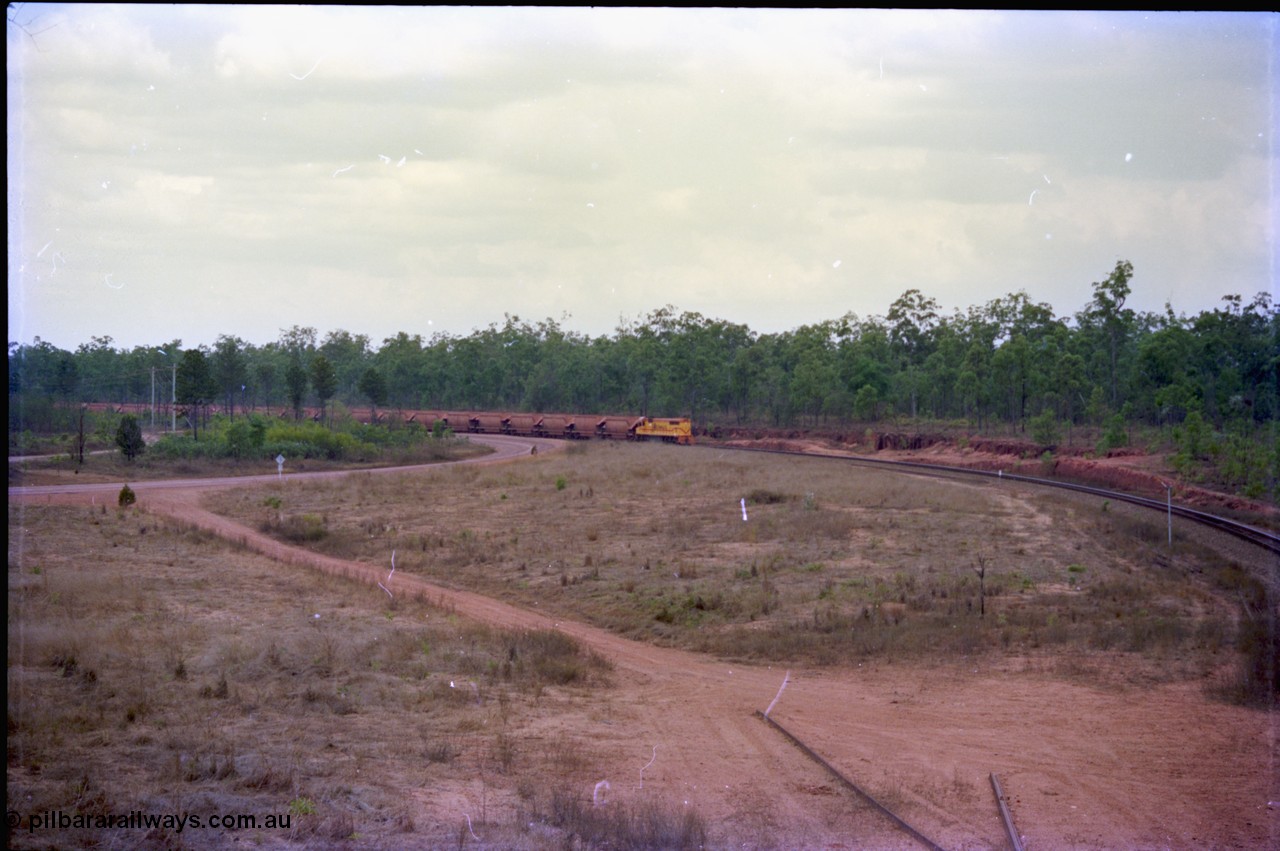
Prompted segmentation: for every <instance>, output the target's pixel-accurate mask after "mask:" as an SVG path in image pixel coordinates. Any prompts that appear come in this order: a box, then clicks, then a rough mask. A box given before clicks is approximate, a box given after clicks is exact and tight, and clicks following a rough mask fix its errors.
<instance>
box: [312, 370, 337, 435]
mask: <svg viewBox="0 0 1280 851" xmlns="http://www.w3.org/2000/svg"><path fill="white" fill-rule="evenodd" d="M311 387H312V389H313V390H315V392H316V401H317V402H319V404H320V421H321V422H323V423H328V422H329V417H328V406H329V400H330V399H332V398H333V394H334V393H335V392H337V389H338V374H337V373H336V372H335V371H334V369H333V364H331V363H330V362H329V359H328V358H327V357H325V356H324V355H322V354H317V355H316V356H315V357H313V358H312V359H311Z"/></svg>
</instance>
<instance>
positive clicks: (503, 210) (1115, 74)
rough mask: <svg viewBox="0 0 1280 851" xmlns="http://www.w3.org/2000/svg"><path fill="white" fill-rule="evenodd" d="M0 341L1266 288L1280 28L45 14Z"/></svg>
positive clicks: (1188, 295) (952, 306) (18, 63)
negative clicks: (1121, 282)
mask: <svg viewBox="0 0 1280 851" xmlns="http://www.w3.org/2000/svg"><path fill="white" fill-rule="evenodd" d="M8 18H9V20H8V23H7V26H6V40H7V42H6V47H7V94H8V98H7V103H8V110H7V112H8V114H7V118H8V122H7V142H8V145H7V156H8V162H7V166H8V225H9V228H8V239H9V246H8V247H9V253H8V260H9V268H8V272H9V305H8V306H9V341H10V342H20V343H32V342H33V341H34V340H35V338H37V337H38V338H40V339H42V340H44V341H46V342H49V343H52V344H53V345H55V346H58V347H59V348H64V349H68V350H71V349H75V348H76V347H77V346H79V345H81V344H84V343H88V342H90V341H91V340H92V339H93V338H101V337H110V338H111V339H112V341H113V342H112V345H113V347H115V348H125V349H128V348H132V347H135V346H147V345H160V344H163V343H166V342H169V341H171V340H174V339H180V340H182V342H183V345H184V346H186V347H192V346H196V345H204V344H212V343H213V342H214V341H215V340H216V339H217V337H218V336H219V335H224V334H225V335H234V336H237V337H240V338H241V339H243V340H245V341H247V342H250V343H253V344H256V345H261V344H264V343H267V342H271V341H273V340H276V339H278V338H279V336H280V332H281V330H282V329H285V328H290V327H293V326H295V325H299V326H310V327H314V328H316V329H317V330H318V332H319V335H320V338H321V339H323V338H324V336H325V335H327V334H328V333H329V332H332V331H335V330H346V331H348V332H350V333H352V334H363V335H366V336H367V337H368V338H369V339H370V341H371V343H372V346H373V347H374V348H377V347H378V346H379V345H380V344H381V342H382V341H383V340H384V339H386V338H388V337H391V336H394V335H395V334H397V333H398V332H405V333H408V334H420V335H422V336H423V338H424V339H430V338H431V337H432V336H434V335H436V334H445V335H451V336H466V335H468V334H470V333H471V332H472V331H474V330H478V329H483V328H485V327H488V326H489V325H491V324H494V323H496V324H499V325H501V324H502V323H503V322H504V321H505V316H506V315H512V316H518V317H519V318H521V319H522V320H524V321H528V322H532V323H536V322H539V321H541V320H544V319H552V320H554V321H556V322H557V323H559V325H560V326H561V327H562V328H564V329H565V330H569V331H574V332H576V333H580V334H585V335H588V336H593V337H594V336H601V335H611V334H613V333H615V331H616V330H617V329H618V327H619V326H620V325H624V324H627V323H631V322H634V321H639V320H643V318H644V316H646V315H647V314H648V313H650V312H651V311H653V310H655V309H658V308H661V307H663V306H665V305H671V306H672V307H673V308H675V310H676V311H677V312H683V311H693V312H697V313H700V314H702V315H704V316H706V317H709V318H716V319H724V320H727V321H730V322H736V323H741V324H745V325H747V326H748V327H749V328H750V329H751V330H752V331H755V332H757V333H777V332H782V331H788V330H793V329H796V328H798V327H800V326H802V325H806V324H813V323H818V322H822V321H824V320H828V319H838V318H840V317H841V316H844V315H845V314H848V313H854V314H856V315H858V316H860V317H864V318H865V317H868V316H883V315H884V314H885V313H887V312H888V309H889V307H890V305H891V304H892V303H893V302H894V300H896V299H897V298H898V297H899V296H901V295H902V294H903V293H904V292H906V291H907V290H909V289H918V290H920V291H921V292H922V293H924V294H925V295H926V296H930V297H932V298H934V299H936V300H937V302H938V303H939V305H940V306H941V307H942V312H943V313H947V314H949V313H951V312H953V311H955V310H961V311H964V310H967V309H968V308H969V307H971V306H977V307H980V306H982V305H984V304H986V303H988V302H990V301H991V300H993V299H996V298H1000V297H1003V296H1006V295H1008V294H1011V293H1015V292H1018V291H1026V293H1027V294H1028V295H1029V296H1030V297H1031V298H1032V299H1033V300H1034V301H1038V302H1047V303H1049V304H1050V305H1052V306H1053V308H1054V310H1055V311H1056V313H1057V314H1058V315H1059V316H1064V317H1068V316H1071V315H1073V314H1075V313H1076V312H1077V311H1079V310H1081V309H1082V308H1083V307H1084V306H1085V305H1086V304H1087V303H1088V302H1089V300H1090V299H1091V297H1092V293H1093V284H1094V283H1095V282H1098V281H1103V280H1105V279H1106V278H1107V276H1108V275H1109V274H1110V273H1111V271H1112V270H1113V269H1114V268H1115V266H1116V263H1117V262H1118V261H1120V260H1127V261H1129V262H1131V263H1132V264H1133V267H1134V276H1133V279H1132V281H1131V286H1132V294H1131V295H1130V297H1129V301H1128V304H1127V306H1129V307H1133V308H1134V309H1137V310H1140V311H1154V312H1160V313H1163V312H1164V310H1165V306H1166V304H1168V305H1171V306H1172V307H1173V309H1174V311H1175V312H1176V313H1179V314H1187V315H1194V314H1196V313H1199V312H1200V311H1202V310H1211V309H1213V308H1215V307H1218V306H1220V304H1221V299H1222V297H1223V296H1225V295H1232V294H1238V295H1242V296H1244V298H1245V300H1246V302H1247V301H1248V300H1250V299H1251V298H1252V297H1253V296H1254V295H1255V294H1257V293H1259V292H1267V293H1271V294H1274V293H1275V289H1276V259H1275V228H1276V222H1277V212H1276V210H1277V208H1276V206H1275V201H1274V197H1275V192H1276V188H1277V170H1276V157H1277V149H1276V146H1275V142H1274V138H1275V134H1276V107H1277V92H1278V89H1277V74H1278V72H1277V69H1276V67H1275V64H1276V57H1277V56H1280V49H1278V48H1280V37H1278V35H1277V22H1278V20H1280V19H1278V18H1277V16H1275V15H1270V14H1247V13H1150V12H1123V13H1120V12H1014V11H1000V12H979V11H949V12H947V11H872V10H839V9H809V10H803V9H802V10H795V9H780V10H768V9H742V8H738V9H734V8H721V9H685V8H680V9H662V8H636V9H624V8H596V9H590V8H569V7H548V8H538V7H518V8H495V7H480V8H467V7H432V6H424V7H405V6H395V7H368V6H351V7H346V6H275V7H272V6H234V5H230V6H224V5H219V6H199V5H158V4H157V5H138V6H129V5H97V4H85V5H76V4H71V5H58V4H36V3H29V4H17V5H11V6H10V7H9V10H8Z"/></svg>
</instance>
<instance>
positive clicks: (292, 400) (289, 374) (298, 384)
mask: <svg viewBox="0 0 1280 851" xmlns="http://www.w3.org/2000/svg"><path fill="white" fill-rule="evenodd" d="M284 386H285V389H286V390H287V392H288V394H289V404H290V405H291V406H292V407H293V418H294V420H301V419H302V402H303V400H304V399H305V398H306V396H307V371H306V369H304V368H303V366H302V356H301V355H299V354H297V353H294V354H291V355H290V356H289V363H288V365H287V366H286V367H285V368H284Z"/></svg>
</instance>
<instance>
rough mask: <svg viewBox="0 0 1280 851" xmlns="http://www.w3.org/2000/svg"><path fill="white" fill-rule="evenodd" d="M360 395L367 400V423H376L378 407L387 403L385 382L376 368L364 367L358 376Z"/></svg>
mask: <svg viewBox="0 0 1280 851" xmlns="http://www.w3.org/2000/svg"><path fill="white" fill-rule="evenodd" d="M359 389H360V394H361V395H362V396H364V397H365V399H367V400H369V422H371V423H376V422H377V421H378V407H379V406H380V405H385V404H386V403H387V380H386V379H385V378H383V377H382V373H381V372H379V371H378V368H377V367H376V366H370V367H366V368H365V371H364V374H363V375H361V376H360V382H359Z"/></svg>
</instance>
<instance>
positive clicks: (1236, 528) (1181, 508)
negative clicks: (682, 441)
mask: <svg viewBox="0 0 1280 851" xmlns="http://www.w3.org/2000/svg"><path fill="white" fill-rule="evenodd" d="M701 447H702V448H704V449H707V448H712V447H709V446H708V445H707V444H701ZM715 448H717V449H731V450H734V451H737V452H764V453H769V454H773V455H796V456H799V457H802V458H824V459H831V460H834V461H848V462H850V463H855V464H870V465H873V466H879V467H887V468H890V469H902V470H906V471H908V472H918V473H920V474H922V475H934V476H940V475H965V476H983V477H986V478H989V479H998V480H1000V481H1004V480H1008V481H1011V482H1020V483H1022V484H1030V485H1039V486H1042V487H1050V488H1060V489H1063V490H1071V491H1076V492H1077V493H1085V494H1089V495H1091V496H1100V497H1103V498H1104V499H1110V500H1114V501H1116V502H1127V503H1130V504H1132V505H1138V506H1141V507H1143V508H1150V509H1153V510H1157V511H1162V512H1168V513H1171V514H1173V515H1175V516H1177V517H1181V518H1183V519H1186V520H1191V521H1193V522H1195V523H1200V524H1202V525H1204V526H1209V527H1212V528H1214V529H1217V530H1219V531H1221V532H1226V533H1227V534H1229V535H1232V536H1234V537H1236V538H1239V539H1240V540H1243V541H1246V542H1248V543H1250V544H1254V545H1255V546H1259V547H1262V548H1263V549H1266V550H1269V551H1270V552H1271V553H1273V554H1275V555H1280V535H1277V534H1275V533H1274V532H1269V531H1267V530H1266V529H1259V528H1258V527H1257V526H1250V525H1248V524H1247V523H1240V522H1238V521H1235V520H1231V519H1228V518H1226V517H1221V516H1219V515H1217V514H1211V513H1210V512H1207V511H1199V510H1197V509H1194V508H1188V507H1187V506H1185V505H1178V504H1177V503H1172V504H1170V503H1169V502H1166V501H1162V500H1158V499H1151V498H1150V497H1145V496H1138V495H1137V494H1131V493H1125V492H1124V491H1113V490H1106V489H1105V488H1096V487H1092V486H1090V485H1081V484H1076V483H1075V482H1063V481H1058V480H1056V479H1041V478H1036V477H1035V476H1021V475H1017V474H1014V473H1005V472H1004V471H998V472H992V471H991V470H973V469H969V468H967V467H948V466H945V465H943V464H925V463H921V462H919V461H890V460H888V459H884V458H860V457H858V456H855V455H828V454H826V453H823V452H802V451H800V450H798V449H764V448H757V447H751V446H718V447H715Z"/></svg>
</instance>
